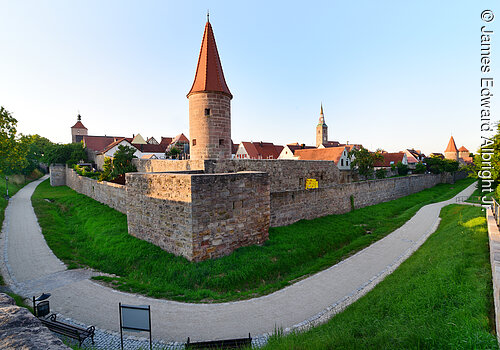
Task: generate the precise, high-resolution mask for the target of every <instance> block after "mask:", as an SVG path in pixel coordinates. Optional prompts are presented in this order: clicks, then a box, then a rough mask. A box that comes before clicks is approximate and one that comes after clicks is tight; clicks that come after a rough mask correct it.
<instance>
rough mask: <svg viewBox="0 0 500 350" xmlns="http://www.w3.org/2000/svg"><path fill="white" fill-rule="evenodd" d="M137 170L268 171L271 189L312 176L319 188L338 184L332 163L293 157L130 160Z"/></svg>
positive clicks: (293, 186)
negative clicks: (294, 158)
mask: <svg viewBox="0 0 500 350" xmlns="http://www.w3.org/2000/svg"><path fill="white" fill-rule="evenodd" d="M134 165H135V166H136V167H137V170H138V171H141V172H165V171H179V170H204V171H205V173H208V174H218V173H235V172H241V171H259V172H266V173H268V174H269V178H270V182H271V192H277V191H288V190H296V189H301V188H304V187H305V181H306V179H316V180H318V182H319V187H326V186H332V185H334V184H337V183H339V179H340V171H339V169H338V168H337V166H336V165H335V164H334V163H333V162H325V161H317V160H293V159H224V160H205V161H203V160H162V159H134Z"/></svg>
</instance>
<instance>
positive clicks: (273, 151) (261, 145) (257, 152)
mask: <svg viewBox="0 0 500 350" xmlns="http://www.w3.org/2000/svg"><path fill="white" fill-rule="evenodd" d="M241 144H242V145H243V147H245V150H246V151H247V153H248V157H249V158H250V159H278V157H279V155H280V153H281V151H282V150H283V146H279V145H274V144H273V143H272V142H242V143H241Z"/></svg>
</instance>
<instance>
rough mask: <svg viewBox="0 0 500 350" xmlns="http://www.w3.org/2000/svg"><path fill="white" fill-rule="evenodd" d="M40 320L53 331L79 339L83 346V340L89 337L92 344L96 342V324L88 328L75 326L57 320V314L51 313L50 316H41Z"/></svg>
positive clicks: (80, 344)
mask: <svg viewBox="0 0 500 350" xmlns="http://www.w3.org/2000/svg"><path fill="white" fill-rule="evenodd" d="M39 320H40V321H42V324H43V325H44V326H46V327H47V328H48V329H50V330H51V331H52V332H55V333H59V334H61V335H65V336H67V337H70V338H73V339H76V340H78V342H79V346H82V343H83V341H84V340H85V339H87V338H88V337H90V338H91V339H92V344H94V331H95V327H94V326H90V327H88V328H87V329H85V328H81V327H77V326H73V325H71V324H68V323H64V322H60V321H57V320H56V315H55V314H52V315H50V316H49V317H48V318H40V319H39Z"/></svg>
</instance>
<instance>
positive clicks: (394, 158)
mask: <svg viewBox="0 0 500 350" xmlns="http://www.w3.org/2000/svg"><path fill="white" fill-rule="evenodd" d="M382 155H383V156H384V160H383V161H376V162H375V163H374V164H373V166H376V167H385V168H389V167H390V166H391V162H392V164H394V165H396V164H398V163H399V162H402V161H403V158H404V155H405V154H404V153H382Z"/></svg>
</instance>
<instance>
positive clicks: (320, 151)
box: [295, 146, 345, 164]
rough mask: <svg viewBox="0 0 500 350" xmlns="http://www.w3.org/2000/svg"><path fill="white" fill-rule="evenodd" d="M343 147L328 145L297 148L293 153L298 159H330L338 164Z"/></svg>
mask: <svg viewBox="0 0 500 350" xmlns="http://www.w3.org/2000/svg"><path fill="white" fill-rule="evenodd" d="M344 150H345V147H344V146H341V147H328V148H315V149H298V150H296V151H295V155H296V156H298V157H299V159H300V160H331V161H333V162H335V164H338V162H339V161H340V158H341V157H342V152H344Z"/></svg>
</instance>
